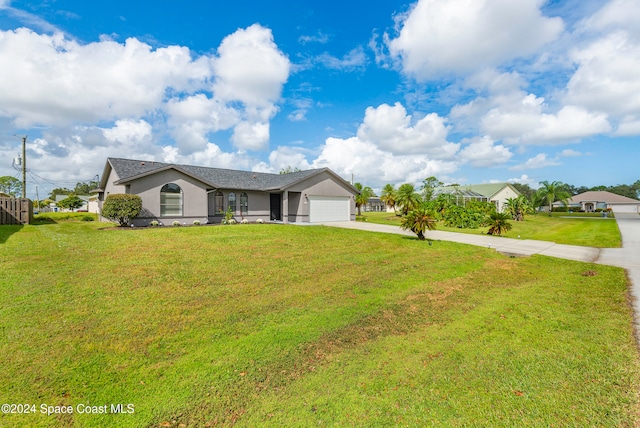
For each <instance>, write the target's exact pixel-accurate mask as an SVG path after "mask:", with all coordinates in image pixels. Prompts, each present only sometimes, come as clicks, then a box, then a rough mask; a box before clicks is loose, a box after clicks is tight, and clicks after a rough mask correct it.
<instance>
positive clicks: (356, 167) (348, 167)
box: [311, 137, 458, 187]
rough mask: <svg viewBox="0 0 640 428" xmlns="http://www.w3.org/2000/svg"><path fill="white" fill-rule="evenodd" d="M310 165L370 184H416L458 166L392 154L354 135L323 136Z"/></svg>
mask: <svg viewBox="0 0 640 428" xmlns="http://www.w3.org/2000/svg"><path fill="white" fill-rule="evenodd" d="M311 164H312V166H313V167H314V168H323V167H328V168H331V169H332V170H333V171H335V172H337V173H338V174H340V175H341V176H342V177H344V178H350V177H351V175H352V174H353V175H354V177H355V180H356V181H360V182H363V183H367V185H369V186H371V187H382V185H384V184H386V183H403V182H411V183H419V182H421V181H422V180H423V179H424V178H426V177H429V176H431V175H433V176H442V175H444V174H449V173H451V172H454V171H456V170H457V169H458V163H457V162H453V161H442V160H433V159H430V158H429V157H427V156H426V155H394V154H392V153H390V152H388V151H384V150H381V149H380V148H378V147H376V146H375V145H374V144H372V143H370V142H364V141H361V140H360V139H359V138H358V137H351V138H348V139H340V138H327V140H326V142H325V144H324V145H323V146H322V147H321V153H320V155H319V156H318V157H317V158H316V159H315V160H314V161H313V162H311Z"/></svg>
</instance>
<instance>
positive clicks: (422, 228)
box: [400, 205, 436, 241]
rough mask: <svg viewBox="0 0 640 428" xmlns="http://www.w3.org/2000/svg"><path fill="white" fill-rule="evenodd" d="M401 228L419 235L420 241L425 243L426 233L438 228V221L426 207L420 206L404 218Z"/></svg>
mask: <svg viewBox="0 0 640 428" xmlns="http://www.w3.org/2000/svg"><path fill="white" fill-rule="evenodd" d="M400 228H401V229H403V230H411V231H412V232H413V233H415V234H416V235H418V239H420V240H421V241H424V240H425V236H424V233H425V232H426V231H427V230H434V229H435V228H436V219H435V217H434V215H433V213H432V212H431V211H430V210H429V209H428V208H427V207H426V206H424V205H423V206H418V207H416V208H414V209H412V210H410V211H409V212H407V214H406V215H405V216H403V217H402V221H401V222H400Z"/></svg>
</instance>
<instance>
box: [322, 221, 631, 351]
mask: <svg viewBox="0 0 640 428" xmlns="http://www.w3.org/2000/svg"><path fill="white" fill-rule="evenodd" d="M615 215H616V221H617V223H618V228H619V229H620V234H621V235H622V248H604V249H599V248H592V247H581V246H577V245H561V244H556V243H553V242H547V241H536V240H532V239H512V238H500V237H496V236H489V235H481V234H477V235H473V234H467V233H454V232H443V231H439V230H432V231H428V232H427V233H426V234H425V236H426V237H427V239H431V240H435V241H452V242H459V243H462V244H470V245H477V246H480V247H487V248H495V249H496V251H498V252H500V253H503V254H506V255H510V256H516V257H517V256H530V255H533V254H541V255H543V256H550V257H558V258H562V259H569V260H577V261H582V262H595V263H599V264H603V265H612V266H618V267H622V268H625V269H626V270H627V272H628V276H629V281H630V286H631V290H630V292H631V295H632V296H633V301H632V305H633V309H634V312H635V321H634V323H635V326H636V337H637V340H638V342H640V215H638V214H631V213H615ZM324 225H325V226H333V227H342V228H348V229H359V230H368V231H371V232H383V233H395V234H401V235H407V236H415V234H414V233H413V232H408V231H405V230H402V229H400V228H399V227H398V226H390V225H383V224H373V223H366V222H355V221H348V222H334V223H325V224H324Z"/></svg>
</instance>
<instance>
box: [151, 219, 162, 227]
mask: <svg viewBox="0 0 640 428" xmlns="http://www.w3.org/2000/svg"><path fill="white" fill-rule="evenodd" d="M159 224H160V223H158V220H153V221H151V223H149V226H152V227H156V226H158V225H159Z"/></svg>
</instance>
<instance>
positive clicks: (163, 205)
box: [160, 183, 182, 217]
mask: <svg viewBox="0 0 640 428" xmlns="http://www.w3.org/2000/svg"><path fill="white" fill-rule="evenodd" d="M181 215H182V189H181V188H180V186H178V185H177V184H175V183H169V184H165V185H164V186H162V189H160V216H161V217H167V216H181Z"/></svg>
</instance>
